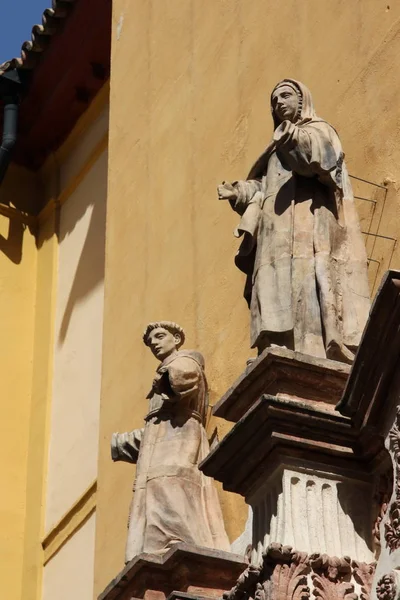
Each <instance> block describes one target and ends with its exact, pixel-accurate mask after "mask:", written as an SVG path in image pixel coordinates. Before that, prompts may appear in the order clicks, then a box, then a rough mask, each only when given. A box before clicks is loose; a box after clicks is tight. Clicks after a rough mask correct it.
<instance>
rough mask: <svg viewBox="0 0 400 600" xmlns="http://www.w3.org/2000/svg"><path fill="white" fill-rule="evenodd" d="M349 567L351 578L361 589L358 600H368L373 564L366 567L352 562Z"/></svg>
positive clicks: (363, 564)
mask: <svg viewBox="0 0 400 600" xmlns="http://www.w3.org/2000/svg"><path fill="white" fill-rule="evenodd" d="M351 566H352V567H353V577H354V579H355V581H356V582H357V583H358V584H359V586H360V588H361V593H360V600H369V598H370V596H371V588H372V580H373V578H374V574H375V566H376V565H375V563H372V564H369V565H367V564H366V563H360V562H357V561H355V560H353V562H352V563H351Z"/></svg>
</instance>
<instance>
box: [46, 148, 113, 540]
mask: <svg viewBox="0 0 400 600" xmlns="http://www.w3.org/2000/svg"><path fill="white" fill-rule="evenodd" d="M106 192H107V153H106V152H104V153H103V154H102V155H101V157H100V158H99V159H98V160H97V162H96V163H95V164H94V165H93V167H92V168H91V169H90V171H89V172H88V173H87V174H86V176H85V178H84V179H83V181H82V182H81V183H80V185H79V186H78V187H77V188H76V190H75V191H74V193H73V194H72V195H71V196H70V197H69V199H68V200H67V201H66V202H65V204H63V205H62V207H61V211H60V227H59V251H58V285H57V300H56V305H57V309H56V326H55V339H54V375H53V397H52V408H51V411H52V416H51V428H50V429H51V433H50V449H49V467H48V480H47V501H46V532H47V531H48V530H49V529H50V528H51V527H52V526H54V525H55V524H56V523H57V521H59V520H60V518H61V517H62V516H63V515H64V513H66V512H67V511H68V509H69V508H70V507H71V506H72V505H73V504H74V502H76V500H77V499H78V498H79V497H80V496H81V495H82V494H83V493H84V491H85V490H86V489H87V488H88V487H89V486H90V484H91V483H92V482H93V480H94V479H95V478H96V475H97V447H98V421H99V403H100V371H101V348H102V323H103V297H104V292H103V277H104V245H105V206H106V195H107V194H106Z"/></svg>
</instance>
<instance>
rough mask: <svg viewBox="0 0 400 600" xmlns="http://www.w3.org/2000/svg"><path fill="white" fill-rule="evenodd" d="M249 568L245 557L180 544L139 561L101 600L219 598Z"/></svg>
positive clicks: (113, 582) (145, 555) (101, 596)
mask: <svg viewBox="0 0 400 600" xmlns="http://www.w3.org/2000/svg"><path fill="white" fill-rule="evenodd" d="M246 567H247V562H246V561H245V559H244V557H242V556H238V555H237V554H233V553H232V554H231V553H230V552H223V551H221V550H212V549H209V548H202V547H196V546H190V545H187V544H182V543H179V544H176V545H175V546H174V547H173V548H171V550H168V552H166V553H165V554H163V555H155V554H140V555H139V556H137V557H135V558H134V559H133V560H131V561H130V562H129V563H128V564H127V565H126V567H125V568H124V569H123V570H122V571H121V572H120V573H119V575H117V577H116V578H115V579H113V581H111V583H110V584H109V585H108V586H107V587H106V589H105V590H104V592H103V593H102V594H100V596H99V598H98V600H130V599H131V598H132V597H133V598H144V597H145V594H146V598H147V597H149V592H150V593H151V592H156V593H158V594H157V597H158V598H162V597H164V598H166V597H168V596H169V595H170V594H172V592H174V593H175V595H176V594H177V591H176V590H178V591H180V592H188V593H189V594H190V593H195V594H196V596H197V597H211V598H216V597H219V596H221V595H222V593H223V592H224V591H226V590H229V589H230V588H231V587H232V585H233V584H234V583H235V581H236V579H237V578H238V577H239V575H240V574H241V573H242V572H243V571H244V569H245V568H246ZM150 595H151V594H150ZM179 597H181V596H179Z"/></svg>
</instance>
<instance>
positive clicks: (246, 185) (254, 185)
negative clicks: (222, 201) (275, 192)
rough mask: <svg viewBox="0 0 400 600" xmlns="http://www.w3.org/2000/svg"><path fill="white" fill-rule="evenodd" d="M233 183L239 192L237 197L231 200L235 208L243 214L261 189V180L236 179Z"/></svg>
mask: <svg viewBox="0 0 400 600" xmlns="http://www.w3.org/2000/svg"><path fill="white" fill-rule="evenodd" d="M232 185H233V187H234V188H235V190H236V192H237V198H236V199H234V200H229V202H230V205H231V207H232V208H233V210H234V211H235V212H237V213H239V215H241V216H242V215H243V213H244V212H245V210H246V209H247V207H248V206H249V204H251V202H252V200H253V198H254V196H255V195H256V193H257V192H259V191H260V190H261V180H258V179H249V180H248V181H235V182H234V183H233V184H232Z"/></svg>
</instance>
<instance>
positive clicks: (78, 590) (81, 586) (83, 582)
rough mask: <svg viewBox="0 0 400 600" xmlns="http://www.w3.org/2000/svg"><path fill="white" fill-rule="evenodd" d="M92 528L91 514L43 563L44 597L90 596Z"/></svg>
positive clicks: (82, 599) (83, 598)
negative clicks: (51, 556)
mask: <svg viewBox="0 0 400 600" xmlns="http://www.w3.org/2000/svg"><path fill="white" fill-rule="evenodd" d="M95 528H96V516H95V515H92V516H91V517H90V518H89V519H88V520H87V521H86V523H84V524H83V525H82V527H81V528H80V529H79V531H77V532H76V533H75V535H74V536H73V537H72V538H71V539H70V540H69V541H68V543H67V544H65V545H64V546H63V547H62V548H61V550H60V551H59V552H58V553H57V554H56V556H54V558H53V559H52V560H51V561H50V562H49V563H48V565H46V568H45V571H44V576H43V596H42V598H43V600H54V598H57V600H71V598H73V600H91V598H92V596H93V569H94V551H93V550H94V539H95Z"/></svg>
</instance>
